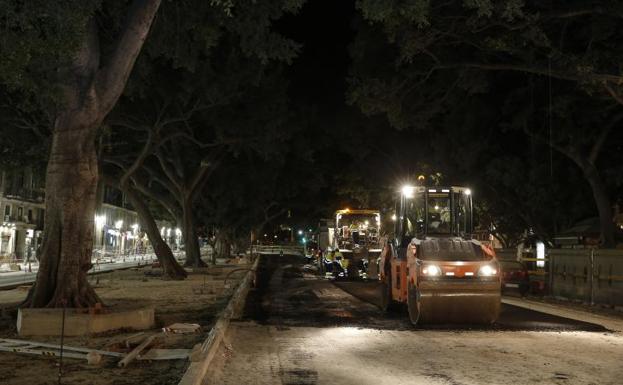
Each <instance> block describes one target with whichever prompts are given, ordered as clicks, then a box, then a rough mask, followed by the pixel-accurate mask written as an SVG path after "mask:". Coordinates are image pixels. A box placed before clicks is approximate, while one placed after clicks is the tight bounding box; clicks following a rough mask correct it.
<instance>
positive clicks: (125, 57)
mask: <svg viewBox="0 0 623 385" xmlns="http://www.w3.org/2000/svg"><path fill="white" fill-rule="evenodd" d="M159 6H160V0H134V1H133V2H132V5H131V6H130V12H129V14H128V17H127V22H126V25H125V27H124V30H123V31H122V33H121V36H120V38H119V41H118V45H117V47H116V49H115V50H114V51H113V53H112V56H111V57H110V58H109V59H110V60H108V61H107V63H106V65H105V66H103V67H100V47H99V36H98V27H97V23H96V21H95V19H94V18H93V19H91V20H90V22H88V23H87V27H86V28H87V29H86V31H85V35H84V39H83V41H82V42H81V44H80V46H79V47H78V49H77V51H76V54H75V57H74V58H73V60H72V63H71V65H70V66H69V67H68V68H63V69H61V72H60V73H61V76H62V79H63V80H62V82H61V84H60V86H61V90H62V94H63V96H64V107H63V109H61V110H60V111H59V113H58V114H57V115H56V119H55V121H54V127H53V130H52V145H51V149H50V158H49V160H48V167H47V171H46V202H45V204H46V211H45V218H44V220H45V232H44V236H43V244H42V252H41V263H40V267H39V272H38V273H37V280H36V282H35V285H34V286H33V288H32V289H31V290H30V292H29V294H28V298H27V299H26V301H25V303H24V304H23V306H30V307H61V306H67V307H87V306H93V305H95V304H96V303H98V302H100V300H99V298H98V297H97V295H96V294H95V291H94V290H93V288H92V287H91V286H90V285H89V282H88V281H87V272H88V270H89V269H90V268H91V253H92V248H93V225H94V223H93V222H94V216H95V206H96V190H97V182H98V162H97V154H96V150H95V139H96V136H97V130H98V129H99V127H100V124H101V122H102V121H103V119H104V118H105V117H106V115H107V114H108V113H109V112H110V110H111V109H112V108H113V107H114V105H115V104H116V102H117V100H118V99H119V97H120V96H121V93H122V92H123V89H124V88H125V84H126V82H127V79H128V77H129V75H130V72H131V70H132V68H133V66H134V63H135V61H136V58H137V56H138V54H139V52H140V50H141V48H142V46H143V43H144V41H145V38H146V37H147V33H148V32H149V29H150V27H151V23H152V21H153V18H154V16H155V14H156V12H157V10H158V8H159Z"/></svg>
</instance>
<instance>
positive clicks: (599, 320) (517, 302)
mask: <svg viewBox="0 0 623 385" xmlns="http://www.w3.org/2000/svg"><path fill="white" fill-rule="evenodd" d="M502 303H505V304H508V305H513V306H519V307H522V308H524V309H530V310H535V311H538V312H542V313H546V314H551V315H555V316H559V317H565V318H571V319H574V320H577V321H583V322H590V323H594V324H598V325H602V326H603V327H605V328H606V329H609V330H612V331H616V332H623V317H616V316H609V315H605V314H598V313H591V312H589V311H586V310H582V309H579V308H574V307H571V306H565V305H562V304H552V303H547V302H543V301H537V300H534V299H525V298H514V297H503V298H502Z"/></svg>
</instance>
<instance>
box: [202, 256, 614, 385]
mask: <svg viewBox="0 0 623 385" xmlns="http://www.w3.org/2000/svg"><path fill="white" fill-rule="evenodd" d="M260 271H261V273H262V274H261V276H260V278H259V280H258V283H259V284H258V289H256V290H254V291H253V292H252V293H251V297H250V300H249V301H248V304H249V306H247V309H246V311H245V317H244V319H242V320H238V321H236V322H233V323H232V325H231V326H230V333H229V336H228V339H227V341H228V343H227V344H226V348H223V349H222V351H221V352H220V354H218V355H217V357H218V359H217V360H216V362H215V363H214V365H213V366H212V367H211V369H210V371H209V373H208V375H207V376H206V378H205V379H204V384H224V385H227V384H232V385H233V384H236V385H238V384H261V385H264V384H267V385H268V384H270V385H273V384H280V385H305V384H309V385H311V384H336V385H346V384H349V385H350V384H352V385H355V384H357V385H366V384H370V385H372V384H374V385H389V384H392V385H395V384H427V385H428V384H430V385H471V384H474V385H476V384H492V385H493V384H495V385H498V384H513V385H523V384H595V385H597V384H599V385H606V384H612V385H614V384H621V383H623V365H621V358H622V357H623V336H621V335H620V334H617V333H611V332H609V331H607V330H605V329H604V328H603V327H601V326H599V325H595V324H589V323H583V322H578V321H574V320H569V319H565V318H560V317H555V316H550V315H546V314H542V313H537V312H533V311H529V310H524V309H522V308H518V307H513V306H509V305H503V309H502V314H501V318H500V321H499V322H498V323H497V324H496V325H494V326H492V327H477V326H470V325H467V326H463V327H461V328H457V327H447V326H446V327H436V328H424V329H417V330H416V329H414V328H413V327H412V326H411V325H410V323H409V321H408V318H407V317H406V315H404V314H400V313H396V314H391V315H389V316H388V315H386V314H383V313H382V312H381V311H380V310H379V309H378V307H377V306H375V305H374V302H375V294H374V293H375V287H374V285H375V284H374V283H354V282H343V283H336V284H333V283H331V282H328V281H326V280H324V279H321V278H318V277H317V276H315V275H314V274H312V272H310V271H306V268H305V267H304V265H303V264H302V261H301V260H300V259H299V258H293V257H290V258H288V257H284V258H278V257H276V256H275V257H266V258H264V260H263V262H262V263H261V264H260ZM351 293H352V294H355V295H356V296H355V295H352V294H351Z"/></svg>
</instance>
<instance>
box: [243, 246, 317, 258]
mask: <svg viewBox="0 0 623 385" xmlns="http://www.w3.org/2000/svg"><path fill="white" fill-rule="evenodd" d="M251 253H252V254H284V255H302V256H305V248H304V247H303V246H294V245H254V246H253V247H251Z"/></svg>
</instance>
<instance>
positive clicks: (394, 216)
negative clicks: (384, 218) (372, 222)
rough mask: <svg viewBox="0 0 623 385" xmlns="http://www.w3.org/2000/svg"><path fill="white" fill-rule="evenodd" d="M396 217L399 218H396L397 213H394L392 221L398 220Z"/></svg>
mask: <svg viewBox="0 0 623 385" xmlns="http://www.w3.org/2000/svg"><path fill="white" fill-rule="evenodd" d="M396 219H398V218H396V214H392V221H394V222H396Z"/></svg>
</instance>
